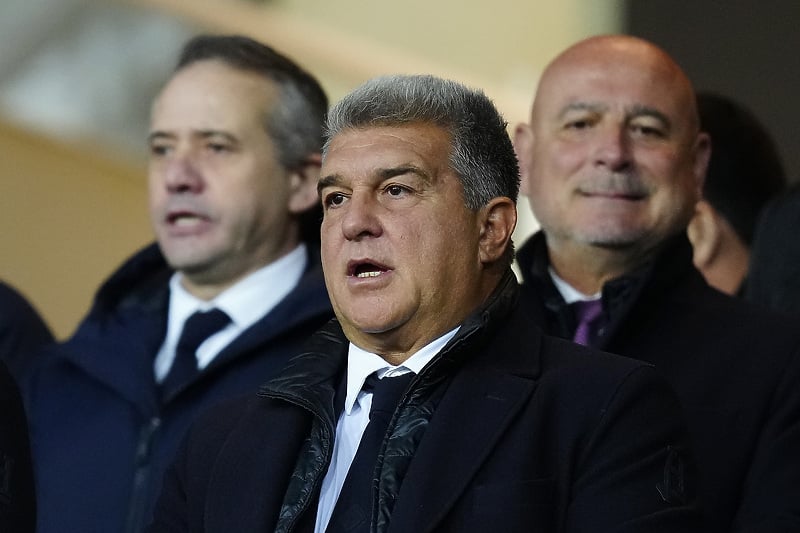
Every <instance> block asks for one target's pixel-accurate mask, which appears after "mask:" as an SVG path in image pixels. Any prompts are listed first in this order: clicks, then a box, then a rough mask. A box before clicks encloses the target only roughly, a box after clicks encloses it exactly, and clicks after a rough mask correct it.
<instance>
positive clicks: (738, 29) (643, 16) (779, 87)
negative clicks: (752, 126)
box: [624, 0, 800, 183]
mask: <svg viewBox="0 0 800 533" xmlns="http://www.w3.org/2000/svg"><path fill="white" fill-rule="evenodd" d="M625 17H626V22H625V29H624V32H625V33H628V34H631V35H636V36H639V37H643V38H645V39H647V40H650V41H652V42H654V43H656V44H658V45H659V46H661V47H662V48H664V49H665V50H666V51H667V52H668V53H669V54H670V55H672V57H674V58H675V59H676V60H677V61H678V63H679V64H680V65H681V66H682V67H683V68H684V70H685V71H686V72H687V74H688V75H689V77H690V78H691V79H692V81H693V83H694V85H695V88H696V89H697V90H712V91H715V92H717V93H720V94H723V95H725V96H729V97H731V98H733V99H735V100H737V101H738V102H740V103H742V104H744V105H745V106H746V107H748V108H749V109H750V110H751V111H752V112H753V113H754V114H755V115H756V116H757V117H758V119H759V120H760V121H761V122H762V123H763V124H764V125H765V126H766V127H767V129H768V130H769V131H770V133H771V134H772V136H773V138H774V139H775V141H776V142H777V144H778V146H779V150H780V154H781V157H782V158H783V162H784V165H785V167H786V172H787V175H788V177H789V179H790V181H792V182H795V183H797V182H800V141H799V139H800V1H796V0H760V1H759V0H627V2H626V6H625Z"/></svg>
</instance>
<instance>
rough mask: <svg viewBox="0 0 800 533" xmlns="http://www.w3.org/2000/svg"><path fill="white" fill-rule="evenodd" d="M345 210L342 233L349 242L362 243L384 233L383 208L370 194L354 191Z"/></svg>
mask: <svg viewBox="0 0 800 533" xmlns="http://www.w3.org/2000/svg"><path fill="white" fill-rule="evenodd" d="M344 209H345V212H344V214H343V217H342V232H343V233H344V237H345V238H346V239H347V240H350V241H360V240H362V239H366V238H370V237H378V236H380V235H381V233H383V227H382V225H381V221H380V213H379V211H380V209H381V207H380V205H379V204H378V202H377V200H376V199H375V198H374V197H373V196H371V195H370V194H369V193H366V192H364V193H359V192H356V191H354V192H353V194H352V195H351V197H350V199H349V200H348V202H347V205H346V206H345V207H344Z"/></svg>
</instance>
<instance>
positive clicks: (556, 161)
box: [515, 36, 800, 532]
mask: <svg viewBox="0 0 800 533" xmlns="http://www.w3.org/2000/svg"><path fill="white" fill-rule="evenodd" d="M515 148H516V151H517V155H518V157H519V160H520V167H521V174H522V188H521V190H522V192H524V193H526V194H527V195H528V196H529V200H530V205H531V208H532V209H533V212H534V214H535V216H536V218H537V219H538V221H539V223H540V224H541V228H542V229H541V231H540V232H539V233H537V234H536V235H534V236H533V237H532V238H531V239H530V240H529V241H528V242H527V243H525V244H524V245H523V247H522V248H521V249H520V252H519V262H520V267H521V271H522V275H523V279H524V283H523V296H522V297H523V299H524V300H525V302H526V305H528V306H529V308H530V310H531V312H532V313H533V315H534V316H535V317H536V322H537V323H538V324H539V325H540V326H541V327H542V328H543V329H545V331H546V332H548V333H551V334H554V335H557V336H561V337H565V338H570V339H573V340H575V341H576V342H580V343H582V344H587V345H591V346H594V347H598V348H600V349H603V350H606V351H609V352H612V353H617V354H621V355H626V356H630V357H634V358H638V359H642V360H644V361H647V362H650V363H654V364H655V365H656V368H657V369H658V370H660V371H661V373H662V374H663V375H664V376H665V377H667V379H668V381H670V382H671V384H672V386H673V388H674V389H675V390H676V392H677V393H678V397H679V398H680V399H681V402H682V404H683V407H684V410H685V412H686V413H687V416H688V420H689V430H690V434H691V436H692V440H693V446H694V451H695V456H696V459H697V463H698V467H699V472H700V487H699V489H700V495H701V503H702V504H703V505H704V507H705V511H706V515H707V517H708V523H709V526H708V531H713V532H722V531H730V530H731V528H733V529H734V530H735V531H748V532H752V531H770V532H777V531H797V530H798V528H800V454H798V453H797V452H796V450H797V449H800V414H798V413H800V360H798V355H797V353H798V346H800V336H798V335H796V334H794V333H793V332H792V331H791V329H790V327H789V326H788V325H787V324H785V323H784V322H781V321H779V320H778V319H777V318H775V317H772V316H771V315H765V314H762V313H761V312H760V311H758V310H755V309H753V308H751V307H749V306H747V305H746V304H744V303H741V302H738V301H735V300H733V299H731V298H729V297H727V296H725V295H723V294H721V293H719V292H718V291H716V290H714V289H712V288H710V287H709V286H708V285H707V284H706V283H705V281H704V280H703V278H702V276H701V275H700V273H699V272H698V271H697V270H695V268H694V267H693V265H692V249H691V245H690V244H689V242H688V239H687V237H686V226H687V224H688V223H689V220H690V219H691V216H692V214H693V212H694V206H695V203H696V202H697V201H698V200H699V199H700V195H701V191H702V185H703V178H704V174H705V170H706V166H707V163H708V159H709V154H710V143H709V139H708V137H707V136H706V135H705V134H704V133H701V132H700V130H699V126H698V118H697V111H696V106H695V96H694V91H693V88H692V85H691V83H690V81H689V80H688V78H687V77H686V75H685V74H684V73H683V72H682V70H681V69H680V67H679V66H678V65H677V64H676V63H675V61H674V60H672V58H670V57H669V55H667V54H666V53H665V52H664V51H663V50H661V49H659V48H658V47H656V46H654V45H653V44H651V43H649V42H647V41H644V40H641V39H638V38H634V37H628V36H599V37H593V38H589V39H586V40H584V41H581V42H579V43H577V44H575V45H573V46H572V47H570V48H568V49H567V50H566V51H564V52H563V53H561V54H560V55H559V56H557V57H556V58H555V59H554V60H553V61H552V62H551V63H550V64H549V65H548V67H547V68H546V69H545V71H544V73H543V75H542V78H541V80H540V83H539V87H538V89H537V93H536V97H535V99H534V104H533V108H532V113H531V121H530V124H523V125H520V126H518V127H517V129H516V132H515ZM587 309H593V311H592V312H591V313H589V312H587Z"/></svg>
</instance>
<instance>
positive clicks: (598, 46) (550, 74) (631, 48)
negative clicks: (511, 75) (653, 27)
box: [533, 35, 699, 132]
mask: <svg viewBox="0 0 800 533" xmlns="http://www.w3.org/2000/svg"><path fill="white" fill-rule="evenodd" d="M625 69H635V70H637V71H638V73H639V75H640V76H641V77H642V78H645V77H646V78H649V85H650V87H643V88H645V89H651V90H655V89H656V87H655V86H654V84H656V83H663V82H666V83H667V85H666V86H663V89H664V92H666V93H669V95H670V97H671V98H672V99H674V100H675V102H676V103H677V104H679V105H678V107H679V108H680V109H681V110H682V111H684V113H683V114H684V117H682V118H683V119H685V120H686V122H687V123H688V126H689V127H690V128H694V129H695V132H696V130H697V128H698V124H699V120H698V115H697V108H696V104H695V97H694V90H693V88H692V84H691V82H690V81H689V78H687V77H686V74H685V73H684V72H683V70H682V69H681V68H680V66H678V64H677V63H676V62H675V60H673V59H672V57H670V56H669V55H668V54H667V53H666V52H664V51H663V50H662V49H661V48H659V47H657V46H655V45H654V44H652V43H650V42H649V41H645V40H643V39H639V38H637V37H631V36H627V35H601V36H597V37H590V38H589V39H586V40H584V41H580V42H578V43H576V44H574V45H572V46H570V47H569V48H567V49H566V50H565V51H563V52H562V53H561V54H559V55H558V56H557V57H556V58H555V59H554V60H553V61H551V62H550V64H549V65H548V66H547V68H545V70H544V72H543V74H542V77H541V80H540V82H539V85H538V88H537V91H536V97H535V99H534V105H533V120H534V121H535V117H536V115H537V111H538V108H541V107H542V106H543V105H546V104H547V103H549V101H550V100H551V99H552V98H553V96H554V95H555V94H561V95H562V96H563V95H564V93H563V91H564V89H565V82H566V81H567V80H569V79H572V76H573V75H575V74H578V75H579V76H587V75H589V74H591V73H593V74H594V76H596V77H597V78H600V79H603V78H606V79H612V78H613V77H614V73H615V72H617V71H621V70H625ZM642 81H643V82H644V83H645V84H648V80H647V79H643V80H642ZM654 96H655V95H654Z"/></svg>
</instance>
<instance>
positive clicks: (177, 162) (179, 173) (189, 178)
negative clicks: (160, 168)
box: [164, 154, 205, 193]
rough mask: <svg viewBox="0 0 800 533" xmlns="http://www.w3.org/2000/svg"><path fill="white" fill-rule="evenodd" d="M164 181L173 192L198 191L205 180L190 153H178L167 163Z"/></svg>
mask: <svg viewBox="0 0 800 533" xmlns="http://www.w3.org/2000/svg"><path fill="white" fill-rule="evenodd" d="M164 183H165V185H166V187H167V190H168V191H169V192H171V193H186V192H192V193H198V192H200V191H202V190H203V186H204V183H205V182H204V180H203V176H202V174H201V173H200V171H199V170H198V169H197V168H196V167H195V165H194V164H193V162H192V159H191V157H190V156H189V154H176V155H175V156H174V157H172V158H171V159H170V160H169V161H168V162H167V163H166V166H165V169H164Z"/></svg>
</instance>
